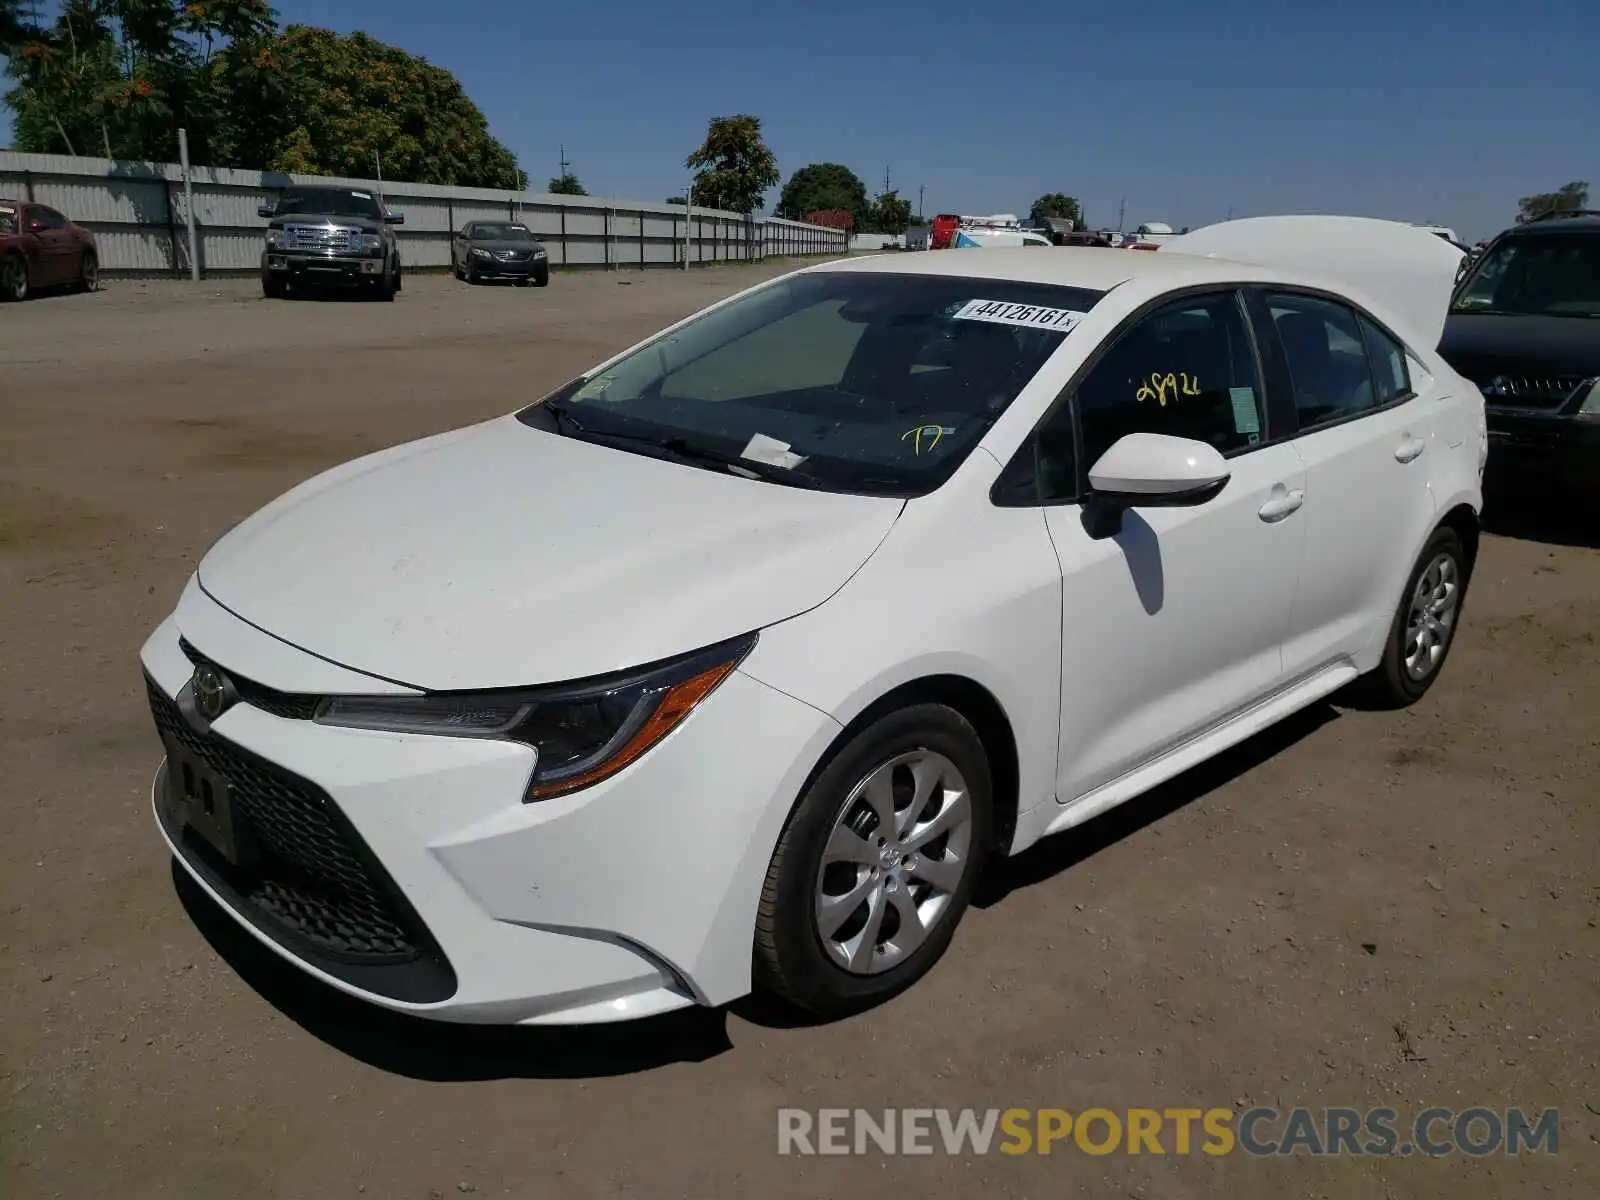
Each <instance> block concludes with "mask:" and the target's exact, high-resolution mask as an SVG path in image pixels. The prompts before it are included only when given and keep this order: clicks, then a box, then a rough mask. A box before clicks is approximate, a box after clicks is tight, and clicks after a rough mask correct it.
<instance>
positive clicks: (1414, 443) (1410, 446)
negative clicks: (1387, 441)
mask: <svg viewBox="0 0 1600 1200" xmlns="http://www.w3.org/2000/svg"><path fill="white" fill-rule="evenodd" d="M1427 448H1428V443H1427V442H1425V441H1423V440H1422V439H1421V438H1414V437H1412V436H1411V435H1410V434H1409V433H1408V434H1406V436H1405V437H1404V438H1403V439H1401V442H1400V444H1399V445H1398V446H1396V447H1395V448H1394V457H1395V461H1396V462H1403V463H1408V462H1413V461H1415V460H1416V459H1417V458H1419V457H1421V455H1422V452H1423V451H1424V450H1426V449H1427Z"/></svg>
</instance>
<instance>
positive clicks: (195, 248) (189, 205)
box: [178, 127, 200, 282]
mask: <svg viewBox="0 0 1600 1200" xmlns="http://www.w3.org/2000/svg"><path fill="white" fill-rule="evenodd" d="M178 162H179V164H180V165H181V166H182V167H183V223H184V225H186V226H187V227H188V232H189V278H190V280H191V281H195V282H198V281H199V279H200V246H199V240H198V239H197V238H196V237H195V232H194V183H193V180H192V179H191V177H190V171H189V131H188V130H187V129H184V128H181V127H180V128H179V130H178Z"/></svg>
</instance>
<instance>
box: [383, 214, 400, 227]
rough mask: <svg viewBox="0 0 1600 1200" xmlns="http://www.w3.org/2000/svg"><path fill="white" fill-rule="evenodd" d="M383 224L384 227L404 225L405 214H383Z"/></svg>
mask: <svg viewBox="0 0 1600 1200" xmlns="http://www.w3.org/2000/svg"><path fill="white" fill-rule="evenodd" d="M383 222H384V224H385V225H404V224H405V223H406V215H405V213H384V214H383Z"/></svg>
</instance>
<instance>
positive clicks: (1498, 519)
mask: <svg viewBox="0 0 1600 1200" xmlns="http://www.w3.org/2000/svg"><path fill="white" fill-rule="evenodd" d="M1482 525H1483V531H1484V532H1485V533H1490V534H1494V535H1496V536H1498V537H1506V538H1515V539H1516V540H1518V541H1523V542H1543V543H1545V544H1546V545H1550V546H1572V547H1575V548H1578V549H1582V550H1600V516H1597V515H1596V514H1595V512H1594V510H1593V509H1592V508H1590V509H1585V508H1583V507H1582V506H1581V505H1574V504H1566V503H1561V502H1552V501H1550V500H1547V499H1540V498H1535V497H1531V496H1526V495H1512V496H1503V495H1500V496H1497V495H1494V494H1492V493H1491V494H1490V495H1488V496H1487V497H1486V499H1485V501H1484V505H1483V521H1482Z"/></svg>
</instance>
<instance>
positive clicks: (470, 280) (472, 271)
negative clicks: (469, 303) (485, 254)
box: [461, 262, 478, 287]
mask: <svg viewBox="0 0 1600 1200" xmlns="http://www.w3.org/2000/svg"><path fill="white" fill-rule="evenodd" d="M461 278H462V279H464V280H466V284H467V286H468V287H476V286H477V284H478V268H477V267H475V266H473V265H472V263H471V262H468V263H467V265H466V266H464V267H463V268H462V269H461Z"/></svg>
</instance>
